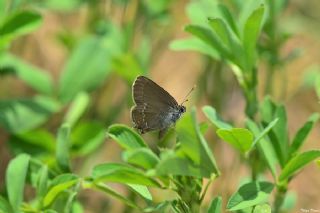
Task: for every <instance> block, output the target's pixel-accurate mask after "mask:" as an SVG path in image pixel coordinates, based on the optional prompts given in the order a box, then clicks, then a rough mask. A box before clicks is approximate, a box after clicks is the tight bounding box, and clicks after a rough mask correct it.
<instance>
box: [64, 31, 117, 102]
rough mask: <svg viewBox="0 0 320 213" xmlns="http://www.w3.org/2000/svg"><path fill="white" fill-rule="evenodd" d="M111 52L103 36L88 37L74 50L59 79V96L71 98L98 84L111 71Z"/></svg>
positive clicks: (66, 98)
mask: <svg viewBox="0 0 320 213" xmlns="http://www.w3.org/2000/svg"><path fill="white" fill-rule="evenodd" d="M110 57H111V53H110V50H109V49H108V47H107V45H106V44H105V42H104V40H103V38H99V37H90V38H87V39H85V40H83V41H82V42H80V45H79V46H78V47H77V48H76V49H75V50H74V52H73V53H72V55H71V57H70V59H69V60H68V62H67V64H66V65H65V67H64V69H63V71H62V75H61V78H60V80H59V97H60V98H61V100H62V101H64V102H68V101H70V100H72V99H73V98H74V97H75V96H76V95H77V94H78V93H79V92H82V91H91V90H93V89H95V88H96V87H97V86H99V85H100V84H101V83H102V81H103V80H104V79H105V78H106V77H107V75H108V74H109V73H110V71H111V61H110V60H111V58H110Z"/></svg>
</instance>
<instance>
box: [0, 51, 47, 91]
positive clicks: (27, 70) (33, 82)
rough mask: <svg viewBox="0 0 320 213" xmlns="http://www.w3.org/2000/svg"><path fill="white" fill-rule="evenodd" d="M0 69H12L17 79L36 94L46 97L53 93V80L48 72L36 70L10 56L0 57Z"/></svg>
mask: <svg viewBox="0 0 320 213" xmlns="http://www.w3.org/2000/svg"><path fill="white" fill-rule="evenodd" d="M0 67H5V68H10V69H13V70H14V72H15V74H16V75H17V76H18V78H20V79H21V80H23V81H24V82H25V83H26V84H28V85H29V86H30V87H31V88H33V89H34V90H36V91H37V92H40V93H42V94H46V95H50V94H52V92H53V80H52V77H51V76H50V74H49V72H47V71H45V70H42V69H39V68H36V67H35V66H33V65H30V64H29V63H27V62H24V61H23V60H22V59H20V58H17V57H15V56H14V55H12V54H4V55H1V57H0Z"/></svg>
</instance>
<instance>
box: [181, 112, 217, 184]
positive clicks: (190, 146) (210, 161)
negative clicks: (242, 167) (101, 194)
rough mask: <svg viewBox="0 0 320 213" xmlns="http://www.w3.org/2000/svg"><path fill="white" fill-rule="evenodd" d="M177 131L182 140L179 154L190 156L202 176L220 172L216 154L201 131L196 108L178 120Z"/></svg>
mask: <svg viewBox="0 0 320 213" xmlns="http://www.w3.org/2000/svg"><path fill="white" fill-rule="evenodd" d="M176 131H177V134H178V140H179V142H180V147H179V148H178V149H177V151H176V153H177V156H179V157H183V158H185V157H186V156H187V157H188V158H190V159H191V160H192V161H193V163H194V164H195V165H197V166H198V168H199V169H200V173H201V177H208V178H209V177H210V176H211V175H212V174H213V173H215V174H219V170H218V167H217V165H216V162H215V159H214V156H213V154H212V152H211V150H210V148H209V147H208V144H207V142H206V140H205V138H204V137H203V135H202V134H201V132H200V128H199V125H198V123H197V119H196V111H195V108H192V110H191V113H186V114H185V115H184V116H183V117H182V118H181V119H180V120H179V122H177V125H176Z"/></svg>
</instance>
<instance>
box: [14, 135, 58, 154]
mask: <svg viewBox="0 0 320 213" xmlns="http://www.w3.org/2000/svg"><path fill="white" fill-rule="evenodd" d="M8 146H9V147H10V149H11V150H12V151H13V153H15V154H20V153H28V154H30V155H32V156H34V157H40V156H46V155H52V154H53V153H54V152H55V138H54V136H53V135H52V134H51V133H50V132H48V131H47V130H44V129H36V130H32V131H28V132H24V133H19V134H15V135H11V136H10V138H9V141H8Z"/></svg>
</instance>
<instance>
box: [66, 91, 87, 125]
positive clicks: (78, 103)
mask: <svg viewBox="0 0 320 213" xmlns="http://www.w3.org/2000/svg"><path fill="white" fill-rule="evenodd" d="M89 101H90V97H89V95H88V93H84V92H80V93H78V94H77V95H76V97H75V98H74V100H73V101H72V103H71V106H70V108H69V110H68V112H67V113H66V115H65V118H64V123H68V124H69V125H70V126H73V125H74V124H75V123H76V122H77V121H78V120H79V119H80V117H81V116H82V115H83V113H84V112H85V110H86V108H87V107H88V104H89Z"/></svg>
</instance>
